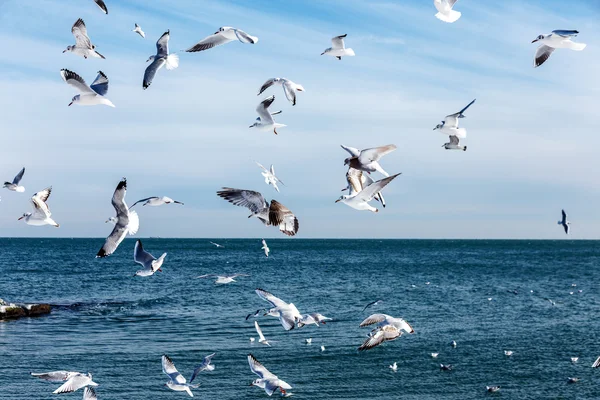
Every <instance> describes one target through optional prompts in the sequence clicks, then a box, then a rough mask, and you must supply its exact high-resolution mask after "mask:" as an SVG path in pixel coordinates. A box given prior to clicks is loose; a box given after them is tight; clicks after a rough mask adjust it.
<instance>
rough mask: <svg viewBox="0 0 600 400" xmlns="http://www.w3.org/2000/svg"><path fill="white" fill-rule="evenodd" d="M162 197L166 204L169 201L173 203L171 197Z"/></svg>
mask: <svg viewBox="0 0 600 400" xmlns="http://www.w3.org/2000/svg"><path fill="white" fill-rule="evenodd" d="M162 199H163V201H164V202H165V203H167V204H169V203H173V199H172V198H170V197H167V196H163V198H162Z"/></svg>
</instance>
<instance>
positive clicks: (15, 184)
mask: <svg viewBox="0 0 600 400" xmlns="http://www.w3.org/2000/svg"><path fill="white" fill-rule="evenodd" d="M24 173H25V167H23V169H21V170H20V171H19V173H18V174H17V175H16V176H15V178H14V179H13V181H12V183H11V182H4V186H3V187H5V188H7V189H8V190H12V191H13V192H19V193H23V192H24V191H25V188H24V187H23V186H19V182H21V179H23V174H24Z"/></svg>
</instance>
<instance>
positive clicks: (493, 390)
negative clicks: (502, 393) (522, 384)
mask: <svg viewBox="0 0 600 400" xmlns="http://www.w3.org/2000/svg"><path fill="white" fill-rule="evenodd" d="M485 390H487V391H488V392H490V393H496V392H498V391H499V390H500V386H486V387H485Z"/></svg>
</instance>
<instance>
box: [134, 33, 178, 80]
mask: <svg viewBox="0 0 600 400" xmlns="http://www.w3.org/2000/svg"><path fill="white" fill-rule="evenodd" d="M170 37H171V34H170V31H166V32H165V33H163V34H162V36H161V37H160V38H158V40H157V41H156V55H154V56H150V57H149V58H148V59H147V60H146V62H149V61H152V62H151V63H150V65H148V67H147V68H146V71H145V72H144V81H143V83H142V86H143V88H144V89H147V88H148V86H150V84H151V83H152V80H153V79H154V76H155V75H156V73H157V72H158V70H159V69H161V68H162V67H163V65H164V66H165V67H166V68H167V69H168V70H172V69H175V68H177V67H179V56H178V55H177V54H175V53H171V54H169V38H170Z"/></svg>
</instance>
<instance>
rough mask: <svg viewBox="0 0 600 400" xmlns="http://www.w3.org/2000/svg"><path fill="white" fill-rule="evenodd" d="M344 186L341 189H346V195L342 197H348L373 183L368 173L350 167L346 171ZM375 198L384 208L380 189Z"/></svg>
mask: <svg viewBox="0 0 600 400" xmlns="http://www.w3.org/2000/svg"><path fill="white" fill-rule="evenodd" d="M346 182H347V186H346V188H344V189H342V191H344V190H348V195H347V196H342V197H343V198H350V197H354V196H356V195H357V194H358V193H359V192H360V191H361V190H363V189H364V188H366V187H367V186H369V185H371V184H373V183H375V181H374V180H373V178H371V177H370V176H369V174H365V173H364V172H363V171H361V170H359V169H354V168H352V167H350V168H348V171H347V172H346ZM375 200H377V201H378V202H380V203H381V205H382V206H383V207H384V208H385V199H384V198H383V194H382V193H381V191H380V192H379V193H377V194H376V195H375Z"/></svg>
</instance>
